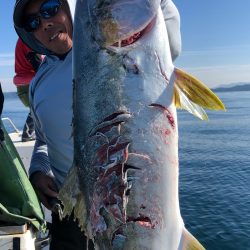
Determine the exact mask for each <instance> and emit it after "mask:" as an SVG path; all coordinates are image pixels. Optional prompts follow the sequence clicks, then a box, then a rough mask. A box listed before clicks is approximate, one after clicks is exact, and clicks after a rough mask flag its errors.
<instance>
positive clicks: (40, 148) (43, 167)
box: [29, 129, 53, 176]
mask: <svg viewBox="0 0 250 250" xmlns="http://www.w3.org/2000/svg"><path fill="white" fill-rule="evenodd" d="M38 171H39V172H43V173H45V174H46V175H50V176H53V173H52V171H51V168H50V162H49V157H48V150H47V145H46V143H45V142H44V141H43V140H41V136H39V132H38V130H37V129H36V142H35V146H34V149H33V154H32V158H31V163H30V168H29V176H31V174H32V173H34V172H38Z"/></svg>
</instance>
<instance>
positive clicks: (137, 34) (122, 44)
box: [111, 16, 156, 48]
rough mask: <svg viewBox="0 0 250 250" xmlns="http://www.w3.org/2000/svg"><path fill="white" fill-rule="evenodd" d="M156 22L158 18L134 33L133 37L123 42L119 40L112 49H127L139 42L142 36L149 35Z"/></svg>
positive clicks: (154, 18)
mask: <svg viewBox="0 0 250 250" xmlns="http://www.w3.org/2000/svg"><path fill="white" fill-rule="evenodd" d="M155 20H156V16H155V17H153V18H152V20H151V21H149V23H148V24H146V26H145V27H144V28H142V29H141V30H139V31H136V32H135V33H133V34H132V35H131V36H129V37H127V38H125V39H122V40H118V41H116V42H115V43H113V44H112V45H111V46H112V47H117V48H120V47H126V46H129V45H131V44H134V43H135V42H137V41H138V40H139V39H140V38H141V37H142V36H144V35H145V34H146V33H148V32H149V31H150V30H151V29H152V27H153V26H154V24H155Z"/></svg>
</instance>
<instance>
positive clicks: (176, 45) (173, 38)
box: [161, 0, 181, 61]
mask: <svg viewBox="0 0 250 250" xmlns="http://www.w3.org/2000/svg"><path fill="white" fill-rule="evenodd" d="M161 9H162V12H163V16H164V19H165V24H166V28H167V32H168V39H169V45H170V50H171V56H172V60H173V61H174V60H175V59H176V58H177V57H178V56H179V55H180V52H181V32H180V15H179V12H178V10H177V8H176V6H175V5H174V3H173V2H172V0H162V1H161Z"/></svg>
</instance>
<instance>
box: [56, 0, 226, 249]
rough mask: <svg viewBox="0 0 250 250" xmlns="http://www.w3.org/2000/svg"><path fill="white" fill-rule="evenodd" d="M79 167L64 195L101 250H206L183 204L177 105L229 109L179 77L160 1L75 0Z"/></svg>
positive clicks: (194, 83) (75, 167)
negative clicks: (187, 220)
mask: <svg viewBox="0 0 250 250" xmlns="http://www.w3.org/2000/svg"><path fill="white" fill-rule="evenodd" d="M73 76H74V103H73V113H74V118H73V125H74V130H73V135H74V150H75V151H74V165H73V167H72V169H71V171H70V173H69V175H68V177H67V179H66V181H65V183H64V186H63V188H62V190H61V191H60V194H59V198H60V199H61V200H62V203H63V205H64V216H65V215H67V214H71V212H72V211H73V210H74V214H75V218H77V219H78V221H79V225H80V226H81V228H82V229H83V230H84V232H85V234H86V236H87V237H88V238H90V239H92V240H93V241H94V244H95V248H96V249H101V250H104V249H126V250H130V249H157V250H159V249H168V250H172V249H173V250H176V249H203V247H202V246H201V245H200V243H199V242H198V241H197V240H196V239H195V238H194V237H193V236H192V235H191V234H190V233H189V232H188V231H187V230H186V229H185V226H184V223H183V220H182V218H181V214H180V208H179V198H178V172H179V170H178V124H177V115H176V106H177V107H180V108H185V109H187V110H188V111H189V112H191V113H193V114H194V115H196V116H198V117H200V118H202V119H206V118H207V117H206V114H205V112H204V110H203V108H202V107H205V108H211V109H224V106H223V104H222V103H221V102H220V100H219V99H218V98H217V97H216V96H215V95H214V94H213V93H212V92H211V91H210V90H209V89H208V88H206V87H205V86H204V85H202V84H201V83H200V82H199V81H198V80H196V79H194V78H193V77H191V76H190V75H188V74H186V73H184V72H183V71H181V70H179V69H175V67H174V65H173V63H172V59H171V52H170V48H169V41H168V34H167V30H166V26H165V23H164V18H163V13H162V11H161V8H160V1H159V0H84V1H81V0H80V1H78V2H77V5H76V13H75V20H74V48H73Z"/></svg>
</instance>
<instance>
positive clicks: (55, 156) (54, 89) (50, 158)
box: [29, 51, 73, 187]
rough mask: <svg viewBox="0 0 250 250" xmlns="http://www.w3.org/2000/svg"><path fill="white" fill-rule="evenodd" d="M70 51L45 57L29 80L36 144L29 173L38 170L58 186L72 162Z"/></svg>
mask: <svg viewBox="0 0 250 250" xmlns="http://www.w3.org/2000/svg"><path fill="white" fill-rule="evenodd" d="M72 89H73V87H72V51H70V52H69V53H68V55H67V56H66V57H65V58H64V60H60V59H59V58H58V57H56V56H46V57H45V59H44V62H43V63H42V65H41V67H40V68H39V71H38V73H37V74H36V76H35V78H34V79H33V80H32V82H31V87H30V103H31V111H32V115H33V117H34V123H35V128H36V143H35V148H34V151H33V156H32V159H31V166H30V170H29V174H30V175H31V174H32V173H34V172H36V171H42V172H45V173H46V174H49V175H52V176H54V177H55V180H56V183H57V184H58V186H59V187H60V186H61V184H62V182H63V180H64V178H65V177H66V175H67V172H68V170H69V169H70V167H71V166H72V161H73V138H72V126H71V124H72V114H73V112H72Z"/></svg>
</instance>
